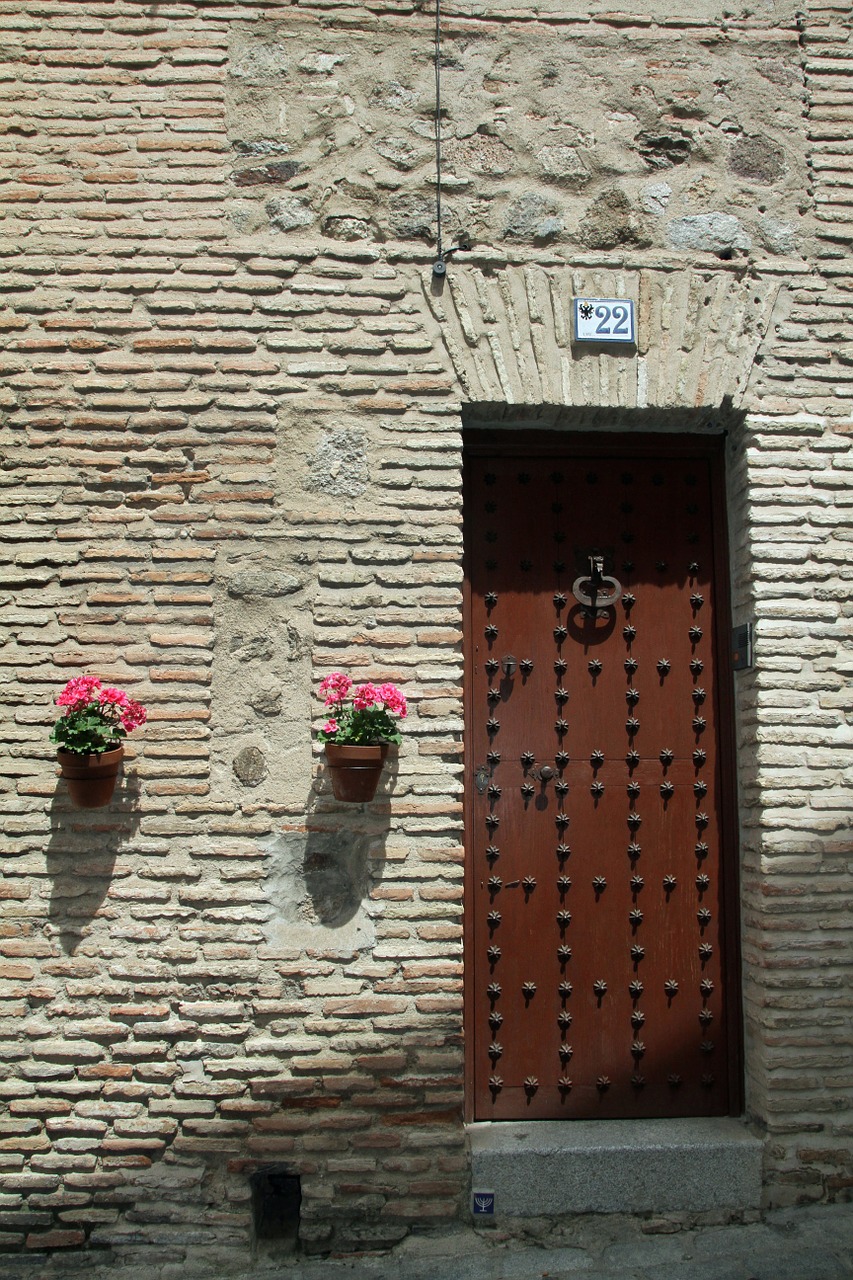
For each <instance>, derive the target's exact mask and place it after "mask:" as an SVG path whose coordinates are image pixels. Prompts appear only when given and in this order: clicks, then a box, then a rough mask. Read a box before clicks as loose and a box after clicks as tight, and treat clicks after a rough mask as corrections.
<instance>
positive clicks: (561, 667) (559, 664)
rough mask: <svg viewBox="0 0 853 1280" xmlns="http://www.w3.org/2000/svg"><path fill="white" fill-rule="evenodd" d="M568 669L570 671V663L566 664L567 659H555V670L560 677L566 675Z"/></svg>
mask: <svg viewBox="0 0 853 1280" xmlns="http://www.w3.org/2000/svg"><path fill="white" fill-rule="evenodd" d="M568 669H569V664H568V662H566V659H565V658H555V660H554V670H555V671H556V673H557V675H558V676H561V675H564V674H565V672H566V671H568Z"/></svg>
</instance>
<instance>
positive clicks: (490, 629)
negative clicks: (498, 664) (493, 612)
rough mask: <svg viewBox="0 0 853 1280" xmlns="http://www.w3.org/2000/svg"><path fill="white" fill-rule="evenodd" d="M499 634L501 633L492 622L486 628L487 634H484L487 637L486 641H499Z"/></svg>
mask: <svg viewBox="0 0 853 1280" xmlns="http://www.w3.org/2000/svg"><path fill="white" fill-rule="evenodd" d="M498 634H499V632H498V629H497V627H496V626H495V624H494V623H493V622H490V623H489V625H488V626H487V627H486V629H485V632H484V635H485V637H486V639H487V640H497V638H498Z"/></svg>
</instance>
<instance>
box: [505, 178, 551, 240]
mask: <svg viewBox="0 0 853 1280" xmlns="http://www.w3.org/2000/svg"><path fill="white" fill-rule="evenodd" d="M564 225H565V224H564V222H563V219H562V217H561V216H560V211H559V207H558V206H557V205H556V204H555V203H554V202H553V200H549V199H547V197H545V196H541V195H538V194H537V193H536V192H535V191H530V192H527V193H526V194H525V195H523V196H520V197H519V199H518V200H515V201H514V202H513V203H512V204H511V205H510V207H509V208H508V209H507V213H506V220H505V222H504V228H503V233H504V236H505V237H506V239H508V240H530V241H534V242H535V241H543V242H544V241H548V240H553V239H554V238H555V237H556V236H558V235H559V234H560V232H561V231H562V230H563V227H564Z"/></svg>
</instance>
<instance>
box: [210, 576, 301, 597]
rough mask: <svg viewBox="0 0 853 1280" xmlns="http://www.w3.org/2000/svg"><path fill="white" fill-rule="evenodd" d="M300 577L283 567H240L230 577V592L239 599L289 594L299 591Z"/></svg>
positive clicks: (230, 594)
mask: <svg viewBox="0 0 853 1280" xmlns="http://www.w3.org/2000/svg"><path fill="white" fill-rule="evenodd" d="M301 585H302V584H301V583H300V581H299V579H298V578H296V577H294V575H293V574H292V573H286V572H285V571H284V570H283V569H262V568H257V569H238V570H237V571H236V572H235V573H233V574H232V575H231V577H230V578H229V579H228V594H229V596H233V597H234V598H235V599H237V600H259V599H263V598H264V597H269V596H289V595H291V594H292V593H293V592H294V591H298V590H299V588H300V586H301Z"/></svg>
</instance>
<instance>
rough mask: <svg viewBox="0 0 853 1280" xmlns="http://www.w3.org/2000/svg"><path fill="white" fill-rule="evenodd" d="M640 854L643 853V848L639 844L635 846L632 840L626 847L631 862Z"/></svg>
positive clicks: (635, 842) (634, 841)
mask: <svg viewBox="0 0 853 1280" xmlns="http://www.w3.org/2000/svg"><path fill="white" fill-rule="evenodd" d="M642 852H643V846H642V845H640V844H637V841H636V840H632V841H631V843H630V844H629V845H628V857H629V858H630V859H631V860H632V861H633V860H634V859H635V858H639V856H640V854H641V853H642Z"/></svg>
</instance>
